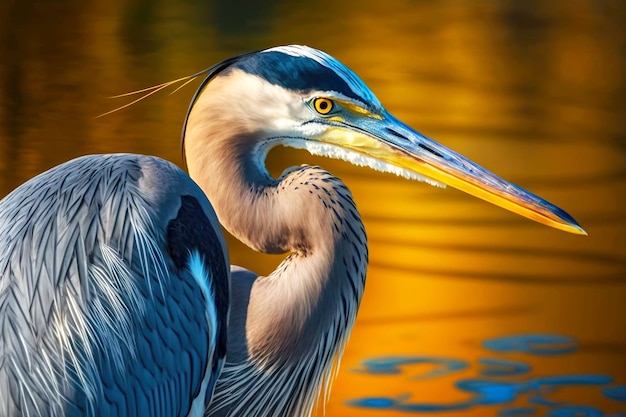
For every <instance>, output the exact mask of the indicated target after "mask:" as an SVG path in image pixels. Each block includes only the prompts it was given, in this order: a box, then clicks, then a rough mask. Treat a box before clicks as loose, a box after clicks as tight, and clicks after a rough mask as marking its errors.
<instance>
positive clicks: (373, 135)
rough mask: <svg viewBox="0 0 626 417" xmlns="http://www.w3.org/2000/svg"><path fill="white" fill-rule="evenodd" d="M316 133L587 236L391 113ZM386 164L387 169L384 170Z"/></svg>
mask: <svg viewBox="0 0 626 417" xmlns="http://www.w3.org/2000/svg"><path fill="white" fill-rule="evenodd" d="M329 125H331V127H330V128H329V130H327V131H326V132H325V133H324V135H323V136H322V137H320V138H317V140H319V141H320V142H323V143H327V144H331V145H334V146H338V147H341V148H344V149H346V150H348V151H349V152H353V153H354V152H356V153H357V154H360V155H364V156H365V157H369V158H371V159H372V160H375V161H378V162H379V163H381V165H379V166H377V168H379V169H380V167H381V166H382V167H383V169H382V170H384V171H390V172H394V170H393V169H391V168H392V167H398V168H400V169H403V170H406V171H409V172H411V173H414V174H416V175H415V176H416V177H419V176H423V177H427V178H428V179H431V180H434V181H435V182H440V183H443V184H447V185H449V186H451V187H454V188H456V189H458V190H461V191H464V192H466V193H468V194H471V195H473V196H475V197H478V198H481V199H483V200H485V201H488V202H490V203H493V204H495V205H497V206H500V207H502V208H504V209H507V210H510V211H512V212H514V213H517V214H519V215H522V216H524V217H527V218H529V219H531V220H534V221H536V222H539V223H543V224H545V225H548V226H551V227H554V228H556V229H560V230H564V231H566V232H570V233H575V234H580V235H586V234H587V232H585V230H584V229H583V228H582V227H580V225H579V224H578V223H577V222H576V220H574V218H573V217H572V216H570V215H569V214H568V213H567V212H565V211H564V210H562V209H560V208H559V207H557V206H555V205H554V204H551V203H549V202H548V201H546V200H544V199H543V198H541V197H539V196H537V195H535V194H533V193H531V192H529V191H526V190H524V189H523V188H521V187H518V186H517V185H514V184H511V183H509V182H507V181H505V180H503V179H502V178H500V177H498V176H497V175H495V174H493V173H491V172H489V171H488V170H486V169H485V168H483V167H481V166H480V165H478V164H476V163H474V162H472V161H470V160H469V159H467V158H465V157H464V156H462V155H460V154H458V153H456V152H454V151H453V150H451V149H448V148H446V147H445V146H443V145H441V144H439V143H437V142H435V141H434V140H432V139H430V138H428V137H426V136H424V135H422V134H420V133H419V132H417V131H415V130H413V129H411V128H410V127H408V126H407V125H405V124H404V123H402V122H401V121H399V120H398V119H396V118H395V117H393V116H392V115H391V114H389V113H386V114H384V115H383V116H382V117H376V118H373V117H358V118H355V119H354V120H350V121H345V120H334V121H329ZM385 166H388V167H390V169H384V167H385Z"/></svg>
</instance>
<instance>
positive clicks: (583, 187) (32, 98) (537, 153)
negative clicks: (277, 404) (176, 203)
mask: <svg viewBox="0 0 626 417" xmlns="http://www.w3.org/2000/svg"><path fill="white" fill-rule="evenodd" d="M625 22H626V2H623V1H619V0H616V1H582V0H575V1H566V0H563V1H514V0H511V1H498V2H497V1H473V2H462V1H456V0H440V1H416V0H413V1H411V0H386V1H384V2H381V1H362V2H336V1H324V0H322V1H315V2H290V1H285V0H283V1H279V0H273V1H269V0H268V1H264V2H259V3H256V2H253V1H243V0H239V1H237V0H235V1H232V0H208V1H206V0H184V1H179V2H169V1H165V0H127V1H122V0H118V1H110V0H92V1H89V2H78V1H64V0H50V1H43V0H42V1H28V0H0V196H4V195H6V194H7V193H8V192H10V191H11V190H12V189H13V188H15V187H16V186H18V185H19V184H21V183H22V182H24V181H26V180H28V179H29V178H31V177H32V176H34V175H36V174H37V173H40V172H42V171H44V170H46V169H48V168H50V167H52V166H54V165H57V164H59V163H61V162H64V161H67V160H68V159H71V158H74V157H76V156H79V155H83V154H88V153H107V152H135V153H144V154H152V155H158V156H160V157H163V158H166V159H168V160H170V161H173V162H175V163H177V164H179V165H181V164H182V161H181V153H180V145H179V138H180V130H181V127H182V123H183V119H184V116H185V112H186V109H187V105H188V102H189V100H190V99H191V97H192V95H193V92H194V88H195V87H194V86H188V87H186V88H184V89H183V90H181V91H179V92H177V93H176V94H173V95H171V96H168V95H167V94H160V95H157V96H154V97H151V98H150V99H148V100H146V101H144V102H141V103H139V104H137V105H134V106H132V107H130V108H128V109H125V110H123V111H120V112H117V113H114V114H111V115H108V116H105V117H102V118H96V116H97V115H99V114H102V113H104V112H106V111H108V110H111V109H112V108H115V107H117V106H120V105H122V104H125V103H126V102H127V101H124V100H120V99H115V100H114V99H108V98H107V97H108V96H112V95H115V94H119V93H124V92H127V91H132V90H137V89H140V88H143V87H147V86H150V85H153V84H157V83H161V82H164V81H168V80H171V79H175V78H178V77H181V76H185V75H189V74H192V73H195V72H197V71H199V70H202V69H204V68H207V67H209V66H210V65H212V64H213V63H216V62H218V61H220V60H222V59H224V58H227V57H230V56H232V55H235V54H239V53H242V52H246V51H250V50H256V49H263V48H266V47H269V46H274V45H280V44H290V43H302V44H307V45H310V46H313V47H316V48H319V49H322V50H324V51H326V52H328V53H330V54H331V55H333V56H335V57H336V58H338V59H339V60H340V61H342V62H344V63H345V64H347V65H348V66H349V67H350V68H352V69H353V70H354V71H355V72H356V73H357V74H359V75H360V76H361V78H362V79H363V80H364V81H365V82H366V83H367V84H368V85H369V86H370V87H371V88H372V90H373V91H374V92H375V94H376V95H377V96H378V98H379V99H380V100H381V101H382V102H383V103H384V104H385V106H386V107H387V108H388V109H389V110H390V111H391V112H392V113H394V114H395V115H396V116H398V117H399V118H400V119H402V120H404V121H405V122H407V123H408V124H409V125H411V126H413V127H415V128H416V129H418V130H419V131H421V132H422V133H424V134H426V135H428V136H430V137H433V138H435V139H437V140H438V141H440V142H442V143H443V144H445V145H447V146H449V147H451V148H453V149H455V150H457V151H459V152H461V153H462V154H464V155H466V156H467V157H469V158H471V159H473V160H474V161H476V162H478V163H480V164H481V165H483V166H485V167H487V168H488V169H490V170H492V171H495V172H496V173H498V174H500V175H501V176H503V177H504V178H506V179H508V180H510V181H512V182H514V183H517V184H519V185H521V186H523V187H525V188H527V189H529V190H531V191H533V192H535V193H537V194H539V195H541V196H542V197H544V198H546V199H548V200H550V201H551V202H553V203H555V204H557V205H559V206H560V207H562V208H564V209H566V210H567V211H568V212H570V213H571V214H572V215H573V216H574V217H575V218H576V219H577V220H578V221H579V222H580V223H581V225H582V226H583V227H584V228H585V229H586V230H587V231H588V233H589V236H588V237H582V236H574V235H570V234H567V233H564V232H560V231H557V230H554V229H550V228H548V227H545V226H542V225H539V224H536V223H533V222H530V221H528V220H526V219H524V218H521V217H518V216H516V215H514V214H511V213H509V212H506V211H504V210H502V209H499V208H496V207H494V206H491V205H489V204H487V203H484V202H482V201H480V200H477V199H474V198H472V197H469V196H467V195H465V194H463V193H461V192H458V191H456V190H454V189H446V190H441V189H436V188H433V187H429V186H428V185H425V184H422V183H417V182H410V181H406V180H404V179H400V178H397V177H394V176H391V175H385V174H380V173H376V172H372V171H367V170H365V169H360V168H356V167H353V166H351V165H349V164H347V163H344V162H339V161H333V160H325V159H320V158H314V157H311V156H309V155H308V154H306V153H305V152H303V151H295V150H290V149H283V148H280V149H276V150H275V151H273V152H272V153H271V154H270V156H269V158H268V165H269V167H270V170H271V172H273V173H275V174H278V173H280V172H282V170H283V169H284V168H286V167H288V166H291V165H296V164H302V163H310V164H318V165H322V166H323V167H325V168H326V169H328V170H330V171H332V172H333V173H334V174H335V175H337V176H339V177H340V178H342V179H343V180H344V181H345V182H346V183H347V185H348V186H349V187H350V188H351V189H352V191H353V194H354V197H355V200H356V202H357V204H358V207H359V209H360V210H361V212H362V214H363V217H364V222H365V226H366V229H367V231H368V235H369V242H370V244H369V245H370V267H369V272H368V284H367V289H366V292H365V297H364V299H363V303H362V306H361V310H360V312H359V316H358V320H357V323H356V326H355V328H354V331H353V333H352V338H351V340H350V343H349V344H348V347H347V349H346V352H345V355H344V357H343V360H342V366H341V370H340V372H339V375H338V378H337V379H336V381H335V383H334V385H333V391H332V394H331V396H330V400H329V402H328V403H327V404H325V406H324V405H323V404H320V409H319V415H320V416H321V415H322V414H323V413H324V411H325V415H326V416H328V417H351V416H365V417H378V416H406V415H410V414H413V413H414V414H426V415H428V414H430V413H436V414H437V415H438V416H511V415H541V416H543V415H548V416H559V417H564V416H576V417H581V416H626V253H625V249H626V238H625V237H624V236H625V235H626V209H625V208H624V204H625V203H626V132H625V129H624V128H625V127H626V24H625ZM181 166H182V165H181ZM229 247H230V248H231V261H232V263H235V264H239V265H242V266H245V267H247V268H249V269H252V270H255V271H257V272H259V273H261V274H267V273H268V272H269V271H271V270H272V269H273V268H274V267H275V266H276V265H277V264H278V263H279V262H280V260H281V259H282V257H281V256H269V255H262V254H257V253H254V252H252V251H251V250H249V249H247V248H246V247H244V246H243V245H241V244H240V243H238V242H236V241H235V240H234V239H232V238H230V237H229Z"/></svg>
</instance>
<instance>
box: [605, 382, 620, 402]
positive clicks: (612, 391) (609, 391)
mask: <svg viewBox="0 0 626 417" xmlns="http://www.w3.org/2000/svg"><path fill="white" fill-rule="evenodd" d="M602 394H603V395H604V396H605V397H606V398H610V399H612V400H615V401H620V402H623V403H626V385H621V386H613V387H606V388H604V389H603V390H602Z"/></svg>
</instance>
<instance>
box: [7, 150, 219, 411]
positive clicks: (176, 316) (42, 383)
mask: <svg viewBox="0 0 626 417" xmlns="http://www.w3.org/2000/svg"><path fill="white" fill-rule="evenodd" d="M213 218H214V214H213V210H212V208H211V206H210V205H209V204H208V202H207V200H206V197H205V196H204V194H203V193H202V192H201V191H200V190H199V189H198V187H197V186H196V185H195V184H194V183H193V182H192V181H191V180H190V179H189V177H187V175H185V174H184V173H183V172H182V171H180V170H179V169H178V168H176V167H174V166H173V165H171V164H169V163H167V162H165V161H162V160H159V159H157V158H150V157H142V156H134V155H94V156H88V157H83V158H80V159H76V160H73V161H70V162H68V163H66V164H63V165H60V166H58V167H56V168H54V169H52V170H50V171H48V172H46V173H44V174H42V175H40V176H38V177H36V178H34V179H32V180H31V181H29V182H27V183H26V184H24V185H22V186H21V187H19V188H17V189H16V190H15V191H13V192H12V193H11V194H10V195H8V196H7V197H6V198H5V199H3V200H2V202H1V203H0V248H1V250H0V274H1V275H0V277H1V281H0V400H1V401H0V415H2V416H7V417H13V416H21V415H31V416H66V415H67V416H84V415H100V416H103V415H116V416H137V415H144V414H145V415H152V416H181V417H185V416H188V415H192V414H191V413H192V411H193V407H194V404H193V403H194V401H196V402H199V403H200V404H199V405H196V406H195V408H197V409H199V410H202V409H204V406H205V394H206V392H207V391H209V392H210V391H211V390H212V386H210V385H209V382H210V381H211V380H210V378H211V376H212V375H213V377H214V378H216V377H217V375H218V373H219V369H217V367H218V366H219V363H220V360H221V359H223V357H224V355H225V347H226V346H225V342H226V333H225V331H226V328H225V323H224V322H223V320H216V319H213V322H212V321H211V319H209V316H211V315H213V316H215V317H222V318H224V317H226V316H227V308H228V284H227V283H228V281H227V274H228V271H227V269H226V265H227V258H225V256H224V247H223V244H222V242H221V241H220V239H221V232H220V231H219V229H217V227H218V225H217V224H216V223H215V222H213V223H211V221H210V220H209V219H213ZM218 236H219V237H218ZM194 254H195V255H194ZM191 256H197V257H199V259H200V262H201V263H202V264H203V265H205V272H206V273H205V274H204V276H198V274H197V272H198V271H197V270H196V271H194V270H193V269H192V268H191V267H190V265H191V264H192V263H191V262H190V259H189V258H190V257H191ZM198 279H203V280H204V281H205V282H199V281H198ZM203 285H204V286H205V287H206V289H207V290H208V291H206V290H203V289H202V286H203ZM208 297H210V299H207V298H208ZM207 370H208V372H207ZM209 396H210V395H209ZM196 415H201V414H200V413H198V412H197V413H196Z"/></svg>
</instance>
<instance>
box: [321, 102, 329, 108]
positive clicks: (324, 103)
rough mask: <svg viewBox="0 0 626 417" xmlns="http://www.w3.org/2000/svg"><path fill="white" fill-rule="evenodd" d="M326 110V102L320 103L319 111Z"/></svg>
mask: <svg viewBox="0 0 626 417" xmlns="http://www.w3.org/2000/svg"><path fill="white" fill-rule="evenodd" d="M327 108H328V102H326V101H322V102H321V103H320V109H322V110H326V109H327Z"/></svg>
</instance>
